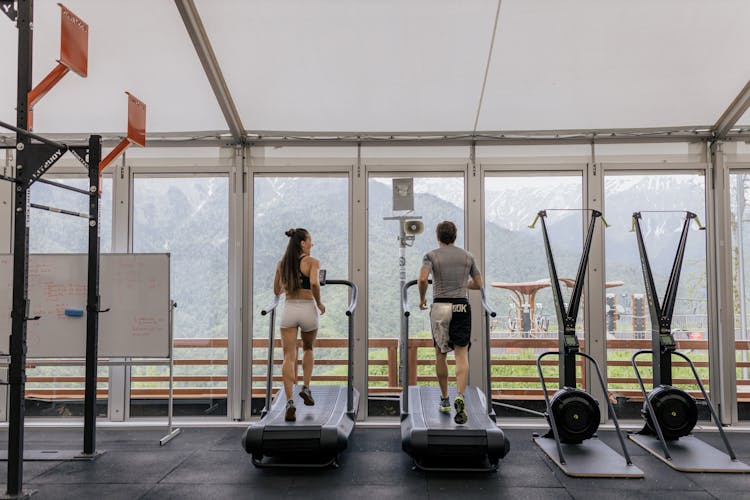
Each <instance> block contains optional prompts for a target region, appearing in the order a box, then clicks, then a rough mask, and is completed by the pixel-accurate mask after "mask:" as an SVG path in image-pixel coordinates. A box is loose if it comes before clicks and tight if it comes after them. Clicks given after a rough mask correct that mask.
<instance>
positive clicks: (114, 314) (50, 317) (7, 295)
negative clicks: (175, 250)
mask: <svg viewBox="0 0 750 500" xmlns="http://www.w3.org/2000/svg"><path fill="white" fill-rule="evenodd" d="M99 263H100V266H99V268H100V271H99V295H100V296H101V300H100V309H101V310H102V311H103V310H105V309H108V308H109V309H110V310H109V311H108V312H102V313H99V356H100V357H139V358H140V357H143V358H152V357H158V358H168V357H169V354H170V342H171V339H170V325H169V321H170V318H169V301H170V294H169V254H102V255H101V258H100V260H99ZM87 275H88V256H87V255H86V254H33V255H30V256H29V292H28V297H29V301H30V314H29V317H34V316H41V318H40V319H39V320H37V321H29V322H27V325H28V326H27V329H28V333H27V343H28V351H27V356H28V357H29V358H84V357H86V316H87V314H88V312H87V311H86V292H87V288H88V286H87ZM0 292H1V293H0V313H1V314H2V316H3V321H2V323H0V324H2V325H5V331H6V332H7V336H5V339H6V340H5V341H4V342H5V344H4V345H5V349H6V350H5V352H6V353H7V352H9V351H8V349H9V347H8V344H9V337H10V331H11V319H10V312H11V309H12V304H13V302H12V301H13V256H12V255H0ZM66 310H67V311H68V313H66ZM74 311H79V312H81V311H82V313H83V314H82V315H81V316H71V315H70V314H75V312H74ZM0 335H2V334H0Z"/></svg>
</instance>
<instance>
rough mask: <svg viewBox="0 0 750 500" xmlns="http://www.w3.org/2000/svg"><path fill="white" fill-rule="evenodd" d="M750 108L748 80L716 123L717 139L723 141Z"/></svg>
mask: <svg viewBox="0 0 750 500" xmlns="http://www.w3.org/2000/svg"><path fill="white" fill-rule="evenodd" d="M748 108H750V82H747V84H746V85H745V88H743V89H742V91H741V92H740V93H739V94H738V95H737V97H735V99H734V101H732V104H730V105H729V107H728V108H727V109H726V111H724V113H723V114H722V115H721V117H720V118H719V119H718V120H717V121H716V123H715V124H714V126H713V129H712V131H713V133H714V138H715V140H717V141H723V140H724V139H725V138H726V136H727V134H729V132H730V131H731V130H732V127H734V125H735V124H736V123H737V122H738V121H739V119H740V118H742V115H744V114H745V112H746V111H747V109H748Z"/></svg>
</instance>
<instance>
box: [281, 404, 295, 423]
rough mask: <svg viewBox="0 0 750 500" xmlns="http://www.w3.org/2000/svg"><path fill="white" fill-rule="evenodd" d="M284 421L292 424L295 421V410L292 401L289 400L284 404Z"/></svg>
mask: <svg viewBox="0 0 750 500" xmlns="http://www.w3.org/2000/svg"><path fill="white" fill-rule="evenodd" d="M284 420H285V421H287V422H294V421H296V420H297V408H295V407H294V401H292V400H291V399H290V400H289V401H287V402H286V413H285V414H284Z"/></svg>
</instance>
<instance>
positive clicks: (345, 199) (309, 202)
mask: <svg viewBox="0 0 750 500" xmlns="http://www.w3.org/2000/svg"><path fill="white" fill-rule="evenodd" d="M298 227H302V228H305V229H307V230H308V231H309V232H310V236H311V238H312V242H313V249H312V252H311V254H312V256H313V257H315V258H316V259H318V260H319V261H320V267H321V269H325V270H326V278H327V279H344V280H345V279H349V179H348V178H346V177H331V176H326V177H322V176H306V177H286V176H256V177H255V178H254V188H253V306H254V311H253V318H252V324H253V341H252V342H253V343H252V348H253V370H252V386H253V396H254V397H255V398H265V395H266V390H265V388H266V380H267V376H268V350H267V349H268V335H269V317H268V316H261V314H260V311H261V309H263V307H265V306H266V305H268V304H270V303H271V302H272V300H273V278H274V273H275V271H276V264H277V263H278V262H279V260H280V259H281V258H282V256H283V255H284V252H285V251H286V247H287V245H288V242H289V238H288V237H287V236H286V235H285V234H284V233H285V232H286V230H287V229H290V228H298ZM321 300H322V302H323V304H325V306H326V312H325V314H323V315H322V316H321V317H320V329H319V330H318V336H317V340H316V342H315V351H314V352H315V367H314V369H313V379H312V383H313V384H339V385H344V384H346V376H347V353H348V351H347V347H348V345H349V344H348V341H347V336H348V334H349V330H348V322H347V316H346V314H345V311H346V309H347V307H348V304H349V302H348V300H349V292H348V287H347V286H345V285H326V286H324V287H323V288H322V289H321ZM283 308H284V301H283V300H282V301H281V303H280V304H279V308H278V311H277V315H276V324H275V328H274V330H275V331H274V338H275V339H276V344H275V345H276V349H275V350H274V366H275V370H274V373H273V375H274V381H275V386H276V388H278V387H280V386H281V363H282V361H283V359H284V356H283V353H282V351H281V340H280V338H279V333H278V332H279V321H280V319H281V312H282V311H283ZM300 349H301V344H300ZM301 360H302V355H301V353H300V355H299V362H300V363H301ZM299 374H300V376H301V374H302V369H301V366H300V367H299ZM261 407H262V403H261Z"/></svg>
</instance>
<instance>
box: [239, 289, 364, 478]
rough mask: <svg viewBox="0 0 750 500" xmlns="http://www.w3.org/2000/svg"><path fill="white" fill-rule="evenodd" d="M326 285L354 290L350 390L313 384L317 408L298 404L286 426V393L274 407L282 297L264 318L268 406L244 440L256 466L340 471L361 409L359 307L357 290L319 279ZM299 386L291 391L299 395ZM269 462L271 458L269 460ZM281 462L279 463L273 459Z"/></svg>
mask: <svg viewBox="0 0 750 500" xmlns="http://www.w3.org/2000/svg"><path fill="white" fill-rule="evenodd" d="M320 284H321V286H323V285H346V286H348V287H350V288H351V290H352V294H351V301H350V303H349V308H348V309H347V310H346V315H347V316H348V317H349V351H348V371H347V385H345V386H344V385H315V386H313V387H311V388H310V390H311V391H312V394H313V396H314V398H315V405H314V406H304V405H300V406H299V407H298V408H297V421H296V422H286V421H284V410H285V405H286V399H285V398H284V396H283V389H282V390H281V391H280V393H279V395H278V396H277V397H276V399H275V400H274V401H273V405H272V404H271V386H272V379H273V339H274V323H275V321H274V320H275V316H276V306H278V304H279V297H278V296H276V298H275V299H274V301H273V302H272V303H271V304H269V305H268V306H266V307H265V308H264V309H263V310H262V311H261V314H263V315H264V316H265V315H266V314H270V315H271V320H270V327H269V330H270V333H269V348H268V378H267V383H266V405H265V407H264V408H263V410H262V412H261V418H260V420H259V421H258V422H255V423H253V424H251V425H250V426H249V427H248V428H247V430H246V431H245V434H244V436H243V437H242V445H243V447H244V448H245V451H247V452H248V453H250V454H251V455H252V461H253V465H255V466H256V467H328V466H334V467H336V466H337V463H336V459H337V457H338V454H339V453H340V452H342V451H344V450H345V449H346V447H347V445H348V442H349V437H350V436H351V434H352V431H353V430H354V422H355V421H356V419H357V410H358V408H359V392H357V390H356V389H355V388H354V372H353V370H352V366H353V361H354V355H353V354H354V312H355V310H356V308H357V286H356V285H355V284H354V283H352V282H351V281H347V280H326V281H324V280H321V283H320ZM299 390H300V387H299V386H297V385H295V386H294V389H293V390H292V392H293V394H297V393H298V392H299ZM267 458H269V459H267ZM275 458H277V460H274V459H275Z"/></svg>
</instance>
